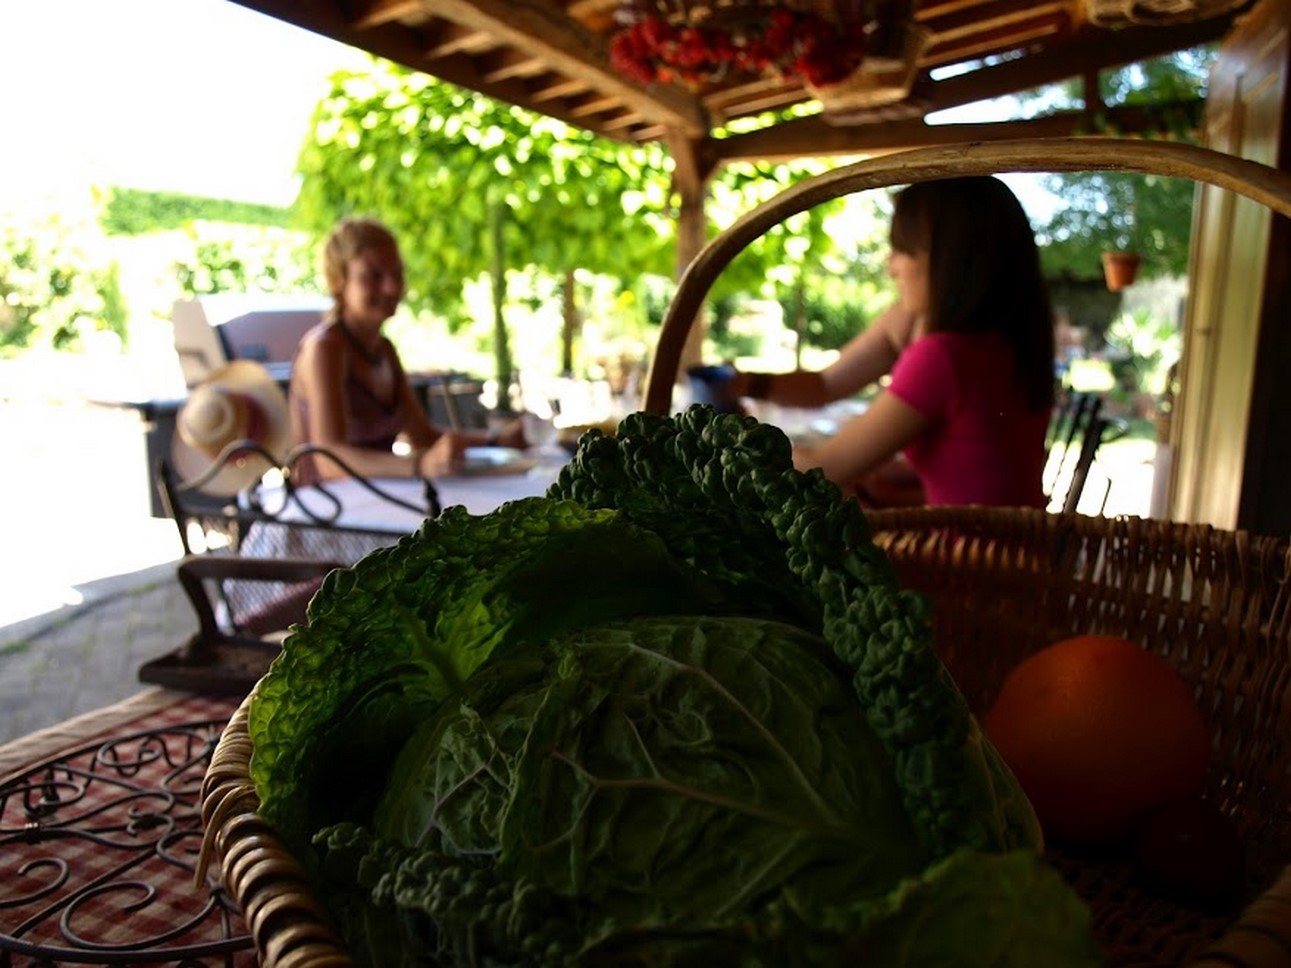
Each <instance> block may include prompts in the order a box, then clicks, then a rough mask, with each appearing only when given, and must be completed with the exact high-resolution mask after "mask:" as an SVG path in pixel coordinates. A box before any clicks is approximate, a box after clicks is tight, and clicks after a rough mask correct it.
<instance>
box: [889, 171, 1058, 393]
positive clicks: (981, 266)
mask: <svg viewBox="0 0 1291 968" xmlns="http://www.w3.org/2000/svg"><path fill="white" fill-rule="evenodd" d="M889 238H890V241H891V244H892V248H893V249H894V250H896V251H898V252H905V253H909V254H919V253H927V255H928V284H929V292H928V319H927V332H937V331H953V332H961V333H985V332H998V333H1000V334H1001V335H1002V336H1003V337H1004V338H1005V339H1007V340H1008V341H1009V343H1010V344H1012V346H1013V352H1014V358H1015V361H1016V363H1015V365H1016V372H1017V380H1018V382H1019V383H1020V384H1021V386H1022V389H1023V392H1024V393H1025V395H1026V399H1027V402H1028V403H1030V404H1031V406H1033V407H1034V408H1037V409H1038V408H1040V407H1044V406H1049V405H1051V404H1052V403H1053V355H1054V344H1053V308H1052V306H1051V305H1050V303H1049V291H1048V288H1047V287H1046V286H1045V281H1044V276H1043V275H1041V272H1040V253H1039V251H1038V250H1037V249H1036V244H1035V235H1034V233H1033V232H1032V231H1031V223H1030V222H1029V221H1027V216H1026V212H1024V211H1023V210H1022V206H1021V204H1019V202H1018V200H1017V197H1016V196H1015V195H1014V194H1013V192H1012V191H1010V190H1009V188H1008V186H1007V185H1005V184H1004V182H1002V181H1000V180H999V179H998V178H992V177H989V176H988V177H973V178H946V179H940V180H938V181H930V182H919V183H916V184H913V185H910V186H909V187H907V188H904V189H902V190H901V191H900V192H898V193H897V195H896V199H895V208H894V209H893V213H892V226H891V231H890V236H889Z"/></svg>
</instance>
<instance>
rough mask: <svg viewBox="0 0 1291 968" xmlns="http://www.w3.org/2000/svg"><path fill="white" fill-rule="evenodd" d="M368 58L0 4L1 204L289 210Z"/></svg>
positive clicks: (297, 32) (55, 5)
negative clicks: (319, 129)
mask: <svg viewBox="0 0 1291 968" xmlns="http://www.w3.org/2000/svg"><path fill="white" fill-rule="evenodd" d="M362 62H363V55H361V54H360V53H359V52H357V51H355V50H354V49H353V48H349V47H346V46H344V45H342V44H339V43H337V42H335V41H332V40H328V39H326V38H323V37H320V36H318V35H316V34H312V33H309V32H308V31H305V30H302V29H300V28H297V27H293V26H291V25H289V24H286V23H283V22H282V21H279V20H275V19H273V18H271V17H266V16H264V15H262V14H259V13H255V12H253V11H250V10H247V9H246V8H244V7H241V6H239V5H238V4H236V3H234V2H233V0H58V2H51V0H36V2H30V3H14V2H3V0H0V126H2V127H0V208H2V207H4V204H5V203H6V202H11V201H24V200H26V201H31V200H34V199H36V198H39V197H44V196H48V195H50V194H51V193H65V192H67V191H69V187H70V189H71V190H74V191H78V192H83V191H84V190H85V189H86V187H87V186H96V187H104V186H109V185H121V186H127V187H135V188H144V189H150V190H169V191H178V192H186V193H189V194H194V195H206V196H210V197H215V198H229V199H236V200H240V201H251V202H266V203H270V204H277V205H287V204H289V203H290V202H291V201H292V200H293V199H294V198H295V196H296V189H297V181H296V178H295V176H294V174H293V172H294V170H295V164H296V157H297V154H298V152H299V149H300V144H301V140H302V139H303V138H304V136H305V132H306V130H307V128H308V124H309V117H310V113H311V112H312V110H313V108H314V105H315V104H316V103H317V101H318V99H319V98H320V97H321V96H322V95H323V94H324V93H326V90H327V77H328V75H330V74H331V73H332V72H333V71H335V70H337V69H338V68H341V67H345V66H349V65H356V64H361V63H362ZM983 107H984V108H985V110H986V112H987V113H990V112H991V111H992V108H991V107H987V106H983ZM978 110H979V111H980V110H981V109H978ZM995 110H998V109H995ZM967 113H969V114H973V113H974V112H971V111H970V112H967ZM1007 180H1008V181H1009V183H1010V184H1011V185H1013V186H1014V189H1015V190H1016V191H1018V193H1019V195H1020V196H1021V197H1022V198H1023V203H1024V205H1026V206H1027V208H1028V210H1029V211H1030V212H1031V213H1032V215H1033V217H1034V216H1037V215H1041V216H1047V214H1048V212H1047V211H1045V209H1046V208H1047V207H1049V206H1048V205H1047V204H1046V203H1047V202H1049V199H1048V198H1047V193H1044V192H1043V191H1042V190H1038V188H1037V186H1036V179H1034V178H1032V177H1028V176H1007Z"/></svg>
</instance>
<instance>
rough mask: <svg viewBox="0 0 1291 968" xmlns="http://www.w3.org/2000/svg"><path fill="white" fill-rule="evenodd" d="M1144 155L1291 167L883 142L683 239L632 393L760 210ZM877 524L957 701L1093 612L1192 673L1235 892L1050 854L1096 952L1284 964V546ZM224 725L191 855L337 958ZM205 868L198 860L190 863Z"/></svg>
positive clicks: (1129, 957)
mask: <svg viewBox="0 0 1291 968" xmlns="http://www.w3.org/2000/svg"><path fill="white" fill-rule="evenodd" d="M1084 169H1103V170H1121V171H1143V172H1152V173H1156V174H1162V175H1171V176H1181V177H1188V178H1193V179H1195V180H1198V181H1207V182H1212V183H1214V184H1217V185H1220V186H1221V187H1224V188H1230V189H1233V190H1236V191H1238V192H1240V193H1242V194H1246V195H1249V196H1250V197H1252V198H1255V199H1256V200H1257V201H1261V202H1264V203H1265V204H1267V205H1269V206H1270V207H1271V208H1273V209H1275V210H1276V211H1278V212H1280V213H1282V214H1284V215H1291V174H1287V173H1282V172H1278V171H1275V170H1273V169H1269V168H1266V167H1264V166H1262V165H1257V164H1254V163H1252V162H1245V161H1241V160H1239V159H1235V158H1232V157H1230V156H1227V155H1222V154H1219V153H1216V152H1211V151H1207V150H1205V149H1201V148H1196V147H1192V146H1185V145H1177V144H1149V143H1146V142H1124V141H1110V140H1107V139H1087V140H1080V141H1075V140H1070V141H1068V140H1061V141H1047V140H1041V141H1027V142H1003V143H994V144H972V145H966V146H959V147H955V148H935V149H925V150H919V151H911V152H906V153H903V154H899V155H890V156H886V157H883V158H878V159H872V160H870V161H867V162H861V163H859V164H857V165H852V166H849V167H847V168H843V169H837V170H835V171H833V172H829V173H826V174H824V175H820V176H817V177H816V178H814V179H810V180H808V181H807V182H804V183H801V184H799V185H797V186H795V187H794V188H791V189H789V190H787V191H786V192H784V193H782V194H781V195H779V196H777V197H776V198H775V199H773V200H772V201H770V202H768V203H766V204H765V205H763V206H761V207H759V208H758V209H755V210H754V211H752V212H750V213H749V214H748V215H746V216H745V217H744V218H742V219H740V220H739V221H738V222H737V223H735V225H733V226H732V227H731V228H730V229H728V230H727V231H726V232H724V233H722V235H720V236H718V237H717V238H716V239H714V240H713V241H712V242H711V243H709V245H708V246H707V247H706V248H705V249H704V250H703V252H701V253H700V255H699V256H698V257H697V258H696V260H695V261H694V262H693V263H692V264H691V267H690V268H689V269H688V270H687V272H686V274H685V276H683V278H682V281H681V285H680V287H679V289H678V292H677V295H676V297H675V298H674V300H673V302H672V304H671V306H670V307H669V310H668V314H667V316H666V317H665V320H664V325H663V328H662V330H661V333H660V338H659V343H658V346H657V348H656V352H655V354H654V358H653V360H652V364H651V371H650V374H649V377H648V380H647V392H646V400H645V407H646V409H647V410H651V411H654V412H657V413H666V412H668V411H669V409H670V406H671V398H672V388H673V383H674V381H675V379H676V377H677V371H678V366H679V363H680V359H681V354H682V349H683V347H684V344H685V341H686V337H687V335H688V332H689V329H690V324H691V321H692V320H693V319H694V318H695V315H696V313H697V311H698V309H699V307H700V305H701V304H702V302H703V299H704V296H705V294H706V292H707V290H708V288H709V286H710V285H711V284H712V282H713V280H714V279H715V278H716V277H717V275H718V273H720V271H721V269H722V268H723V267H724V266H725V265H726V264H727V263H728V262H729V261H730V260H731V258H733V257H734V256H735V255H736V254H737V253H738V252H739V251H740V249H742V248H743V247H744V246H745V245H747V244H748V243H749V242H750V241H752V240H753V239H755V238H757V237H758V236H759V235H760V234H762V233H763V232H764V231H766V229H768V228H770V227H771V226H773V225H775V224H777V223H778V222H780V221H783V220H784V219H786V218H788V217H789V216H790V215H792V214H794V213H796V212H799V211H803V210H805V209H807V208H810V207H811V206H813V205H815V204H818V203H819V202H822V201H826V200H828V199H830V198H833V197H837V196H839V195H843V194H847V193H850V192H854V191H859V190H862V189H867V188H876V187H882V186H885V185H892V184H905V183H909V182H912V181H924V180H929V179H935V178H940V177H948V176H952V175H961V174H985V173H992V172H1002V171H1075V170H1084ZM870 521H871V525H872V527H873V529H874V536H875V540H876V542H877V543H878V544H879V545H880V546H881V547H882V548H884V549H885V550H886V551H887V552H888V554H889V555H890V556H891V558H892V559H893V561H894V562H895V563H896V567H897V569H898V571H899V573H900V575H901V577H902V579H903V581H904V582H905V583H906V584H908V585H909V586H910V587H913V588H916V589H919V590H920V591H923V592H924V593H926V594H928V595H929V596H930V597H931V598H932V600H933V603H934V607H935V623H936V632H937V641H938V648H939V650H940V651H941V653H942V656H943V658H944V660H945V661H946V663H947V666H948V667H949V669H950V671H951V673H952V675H953V676H954V677H955V678H956V680H957V682H958V683H959V684H960V687H961V689H962V690H963V691H964V693H965V695H966V697H967V698H968V701H969V703H970V705H971V706H973V707H974V708H975V709H981V708H982V707H983V706H984V705H985V704H986V703H988V702H989V701H990V699H991V698H992V697H993V695H994V692H995V690H996V689H997V688H998V686H999V684H1000V682H1001V680H1002V678H1003V676H1004V674H1005V672H1006V670H1007V669H1008V668H1010V666H1011V665H1012V664H1013V663H1015V662H1016V661H1017V660H1018V658H1020V657H1021V656H1022V655H1024V654H1026V653H1027V652H1029V651H1032V650H1034V649H1035V648H1037V647H1038V646H1039V645H1041V644H1044V643H1048V642H1051V641H1053V640H1055V639H1056V638H1057V637H1060V636H1061V635H1063V634H1067V633H1075V632H1097V631H1102V632H1109V633H1115V634H1121V635H1126V636H1130V637H1133V638H1135V639H1137V640H1140V641H1142V642H1143V643H1144V644H1145V646H1148V647H1150V648H1152V649H1154V650H1155V651H1159V652H1160V653H1161V654H1162V655H1163V656H1165V657H1166V658H1167V659H1168V660H1169V661H1170V662H1171V663H1173V664H1174V665H1175V667H1176V668H1178V669H1179V671H1180V673H1181V674H1182V675H1183V676H1184V677H1185V678H1186V679H1187V680H1188V681H1189V682H1191V683H1193V684H1194V685H1195V686H1196V688H1197V691H1198V695H1199V697H1200V699H1201V701H1202V704H1203V707H1204V708H1205V709H1206V711H1207V713H1208V715H1209V717H1210V722H1211V725H1212V727H1213V730H1214V758H1213V763H1212V769H1211V774H1210V776H1209V778H1208V783H1209V795H1210V796H1211V797H1212V798H1214V799H1215V801H1216V802H1217V803H1218V804H1219V806H1220V807H1221V808H1222V809H1223V810H1225V811H1227V812H1228V813H1229V815H1230V816H1231V817H1232V818H1233V819H1234V821H1235V822H1236V824H1237V826H1238V828H1239V829H1240V831H1241V833H1242V835H1243V837H1244V840H1245V843H1246V845H1247V848H1248V854H1249V856H1248V862H1249V866H1248V884H1247V897H1246V898H1245V899H1244V900H1246V901H1248V902H1249V903H1247V904H1246V905H1245V908H1244V910H1243V911H1242V912H1241V915H1240V918H1239V917H1238V916H1237V915H1236V914H1229V915H1205V914H1202V913H1199V912H1198V911H1195V910H1192V909H1189V908H1185V907H1180V906H1176V905H1173V904H1169V903H1166V902H1164V901H1162V900H1160V899H1157V898H1153V897H1150V896H1148V895H1146V894H1144V893H1142V892H1140V891H1139V890H1138V889H1137V888H1136V887H1135V885H1134V883H1133V879H1132V877H1131V876H1130V872H1129V869H1128V867H1127V866H1126V865H1124V864H1118V863H1115V862H1111V861H1106V862H1092V861H1089V860H1087V859H1085V860H1082V859H1076V858H1070V857H1064V856H1061V855H1057V854H1055V855H1054V856H1053V861H1054V863H1055V864H1056V865H1057V866H1058V867H1059V869H1061V870H1062V871H1063V872H1064V873H1065V874H1066V875H1067V876H1068V878H1069V879H1070V881H1071V882H1072V883H1073V885H1074V886H1075V887H1076V889H1077V890H1078V891H1079V892H1080V893H1081V894H1082V896H1084V897H1085V898H1086V899H1087V900H1088V901H1089V903H1090V905H1091V907H1092V909H1093V911H1094V913H1095V926H1096V931H1097V933H1098V936H1099V939H1100V941H1101V943H1102V944H1103V947H1104V950H1105V952H1106V954H1107V958H1108V961H1109V963H1111V964H1114V965H1153V966H1161V965H1171V966H1175V965H1188V966H1190V968H1202V966H1206V968H1221V966H1222V968H1291V868H1288V865H1289V864H1291V825H1289V824H1288V821H1289V820H1291V817H1288V804H1289V803H1291V797H1289V796H1288V793H1289V792H1291V791H1289V790H1288V787H1289V786H1291V779H1289V777H1288V767H1287V765H1286V763H1285V762H1284V761H1283V759H1282V757H1283V751H1284V750H1286V749H1288V748H1291V697H1288V686H1289V685H1291V663H1289V662H1288V660H1289V659H1291V601H1289V600H1288V599H1289V598H1291V588H1289V587H1288V582H1289V580H1291V579H1289V576H1288V573H1289V571H1291V549H1289V548H1288V542H1287V541H1286V540H1282V539H1276V540H1275V539H1266V538H1256V537H1253V536H1250V535H1246V534H1243V533H1229V532H1223V531H1218V530H1215V529H1211V528H1205V527H1194V526H1188V525H1181V524H1168V523H1163V522H1147V521H1140V520H1138V519H1109V518H1088V517H1083V516H1079V515H1050V514H1046V513H1045V512H1041V511H1030V510H1027V511H1022V510H1012V509H980V508H959V509H934V508H915V509H905V510H899V511H897V510H894V511H882V512H874V513H872V514H871V516H870ZM254 695H255V694H254V692H253V693H252V695H251V696H250V697H248V699H247V700H246V702H244V703H243V705H242V707H241V708H240V709H239V710H238V711H237V712H236V713H235V715H234V716H233V719H232V720H231V721H230V723H229V726H228V728H227V729H226V730H225V733H224V736H223V737H222V739H221V741H220V743H219V745H218V747H217V749H216V751H215V755H214V758H213V760H212V763H211V766H210V769H209V770H208V772H207V776H206V780H205V782H204V784H203V788H202V816H203V821H204V823H205V825H206V839H205V842H204V844H203V854H202V860H201V863H200V864H199V866H200V867H201V868H202V870H203V871H204V870H205V867H206V865H207V863H209V862H210V861H211V860H212V859H213V858H217V859H218V862H219V865H220V869H221V872H222V875H223V880H224V883H225V886H226V887H227V889H228V891H229V892H230V894H231V895H232V897H233V898H234V900H235V901H236V902H237V903H238V905H239V906H240V908H241V909H242V911H243V913H244V914H245V916H246V919H247V922H248V925H249V927H250V930H251V933H252V935H253V937H254V938H255V941H256V945H257V948H258V950H259V953H260V957H261V961H262V963H263V964H264V965H265V966H266V968H287V966H293V968H294V966H304V965H310V966H341V965H349V964H351V960H350V958H349V957H348V956H347V955H346V953H345V950H344V947H343V945H342V944H341V943H340V941H339V940H338V937H337V935H336V934H335V932H334V931H333V929H332V928H331V926H330V924H329V922H328V917H327V915H326V912H325V911H323V910H322V908H321V907H320V905H319V903H318V902H317V901H316V900H315V899H314V898H313V897H312V896H311V894H310V890H309V886H308V883H307V880H306V877H305V874H304V872H303V870H302V869H301V867H300V865H299V864H298V863H297V862H296V860H295V859H294V858H293V857H292V856H291V855H290V854H289V853H288V852H287V851H286V849H285V848H284V847H283V846H282V844H281V843H280V842H279V841H278V840H277V839H276V837H275V836H274V833H273V831H272V829H271V828H270V827H269V826H268V825H267V824H266V823H265V821H264V820H263V819H261V818H260V817H259V815H258V814H257V813H256V810H257V808H258V800H257V798H256V795H255V791H254V789H253V787H252V785H251V782H250V779H249V770H248V766H249V760H250V756H251V742H250V738H249V736H248V733H247V710H248V707H249V704H250V703H251V702H252V701H253V699H254ZM201 873H202V872H201V871H199V876H200V874H201Z"/></svg>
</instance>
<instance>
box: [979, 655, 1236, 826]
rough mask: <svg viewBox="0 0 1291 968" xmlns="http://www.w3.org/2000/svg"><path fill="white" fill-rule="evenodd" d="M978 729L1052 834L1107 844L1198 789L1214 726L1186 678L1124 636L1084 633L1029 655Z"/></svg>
mask: <svg viewBox="0 0 1291 968" xmlns="http://www.w3.org/2000/svg"><path fill="white" fill-rule="evenodd" d="M982 728H983V729H984V731H985V732H986V735H987V737H988V738H989V739H990V740H991V742H992V743H993V744H994V745H995V748H996V749H997V750H998V751H999V753H1000V756H1002V757H1003V758H1004V761H1005V762H1006V763H1007V764H1008V765H1009V768H1010V769H1012V771H1013V773H1014V775H1015V776H1016V777H1017V779H1018V782H1019V783H1020V784H1021V785H1022V789H1023V790H1024V791H1025V792H1026V794H1027V796H1028V797H1029V798H1030V800H1031V805H1032V807H1034V808H1035V812H1036V816H1037V817H1038V818H1039V819H1040V825H1041V827H1042V828H1043V829H1044V832H1045V835H1046V837H1048V838H1051V839H1053V840H1058V841H1068V842H1073V843H1079V844H1086V845H1111V844H1115V843H1117V842H1119V841H1121V840H1122V839H1124V838H1125V837H1126V835H1127V834H1128V833H1129V831H1130V827H1131V825H1132V824H1133V823H1134V821H1135V820H1136V819H1137V818H1138V817H1139V816H1140V815H1141V814H1142V813H1143V812H1144V811H1146V810H1148V809H1150V808H1151V807H1154V806H1156V805H1157V804H1160V803H1163V802H1165V801H1167V800H1174V799H1179V798H1182V797H1188V796H1196V795H1198V794H1200V793H1201V790H1202V785H1203V781H1204V779H1205V774H1206V766H1207V764H1208V762H1209V759H1210V731H1209V730H1208V729H1207V727H1206V722H1205V719H1204V718H1203V717H1202V714H1201V711H1200V709H1199V708H1198V706H1197V703H1196V701H1195V700H1194V699H1193V696H1192V692H1191V691H1190V689H1189V687H1188V686H1187V684H1185V683H1184V681H1183V680H1182V679H1181V678H1180V677H1179V674H1178V673H1177V672H1175V671H1174V669H1173V668H1172V667H1171V666H1170V664H1169V663H1167V662H1166V661H1165V660H1164V659H1163V658H1161V657H1160V656H1157V655H1154V654H1153V653H1151V652H1148V651H1146V650H1144V649H1143V648H1141V647H1140V646H1138V645H1136V644H1135V643H1133V642H1130V641H1128V640H1126V639H1123V638H1118V637H1115V636H1109V635H1083V636H1079V637H1077V638H1072V639H1067V640H1065V641H1062V642H1058V643H1056V644H1054V645H1051V646H1048V647H1047V648H1044V649H1041V650H1040V651H1039V652H1036V653H1034V654H1033V655H1030V656H1028V657H1027V658H1026V659H1024V660H1023V661H1022V662H1021V663H1019V664H1018V666H1017V667H1016V668H1014V669H1013V671H1012V672H1010V673H1009V675H1008V677H1007V678H1006V679H1005V681H1004V684H1003V686H1002V688H1001V690H1000V694H999V696H998V698H997V699H996V700H995V703H994V704H993V705H992V706H991V708H990V710H989V711H988V712H987V713H986V715H985V716H984V717H983V718H982Z"/></svg>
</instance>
